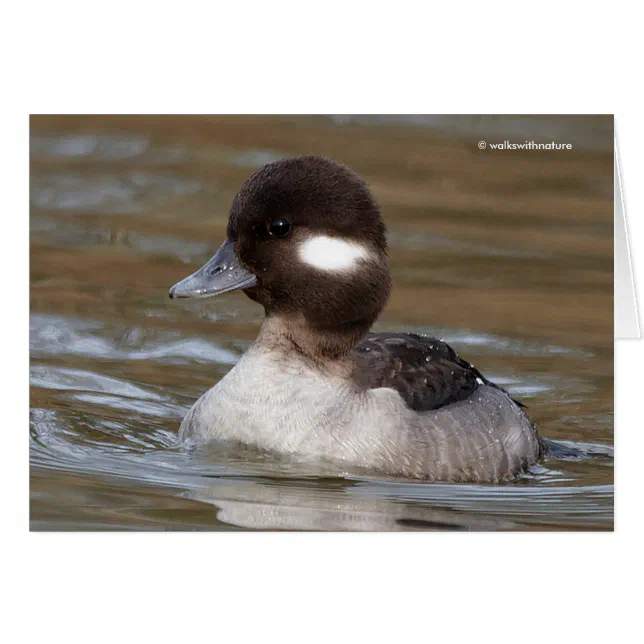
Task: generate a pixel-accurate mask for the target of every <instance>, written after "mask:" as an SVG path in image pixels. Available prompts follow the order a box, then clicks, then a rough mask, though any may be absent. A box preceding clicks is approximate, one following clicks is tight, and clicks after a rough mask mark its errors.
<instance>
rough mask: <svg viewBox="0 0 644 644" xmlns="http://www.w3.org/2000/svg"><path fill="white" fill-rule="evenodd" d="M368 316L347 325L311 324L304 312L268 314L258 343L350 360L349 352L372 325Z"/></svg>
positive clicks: (322, 358)
mask: <svg viewBox="0 0 644 644" xmlns="http://www.w3.org/2000/svg"><path fill="white" fill-rule="evenodd" d="M371 324H372V322H371V320H359V321H357V322H352V323H349V324H346V325H340V326H338V325H334V326H333V328H330V327H329V328H325V327H324V326H323V325H315V326H314V325H312V324H311V323H310V322H308V321H307V320H306V319H305V318H304V316H285V315H277V314H268V315H267V316H266V318H265V320H264V323H263V324H262V328H261V329H260V332H259V336H258V338H257V344H258V345H260V346H262V347H267V348H270V349H272V350H276V349H277V350H279V351H281V352H286V353H289V352H293V353H296V354H299V355H300V356H304V357H305V358H307V359H310V360H312V361H314V362H318V363H326V364H332V363H337V364H342V363H347V362H349V353H350V352H351V350H352V349H353V347H354V346H355V345H356V344H357V343H358V342H359V341H360V338H362V337H363V336H364V335H365V334H366V333H367V332H368V331H369V329H370V328H371Z"/></svg>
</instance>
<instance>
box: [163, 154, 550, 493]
mask: <svg viewBox="0 0 644 644" xmlns="http://www.w3.org/2000/svg"><path fill="white" fill-rule="evenodd" d="M227 233H228V234H227V239H226V241H225V242H224V243H223V245H222V246H221V247H220V248H219V250H218V251H217V252H216V254H215V255H214V257H212V259H210V261H208V262H207V263H206V264H205V265H204V266H203V267H202V268H200V269H199V270H198V271H197V272H196V273H193V274H192V275H190V276H189V277H186V278H185V279H184V280H182V281H181V282H179V283H178V284H175V285H174V286H173V287H172V288H171V289H170V297H171V298H188V297H191V298H203V297H211V296H213V295H219V294H221V293H227V292H229V291H234V290H242V291H243V292H244V293H245V294H246V295H247V296H248V297H250V298H251V299H252V300H254V301H256V302H258V303H259V304H261V305H262V306H263V307H264V311H265V314H266V317H265V319H264V323H263V324H262V327H261V330H260V332H259V336H258V338H257V340H256V341H255V343H254V344H253V345H252V346H251V347H250V348H249V349H248V351H246V353H245V354H244V355H243V356H242V357H241V359H240V360H239V362H238V363H237V365H236V366H235V367H234V368H233V369H232V370H231V371H230V372H229V373H228V374H227V375H226V376H225V377H224V378H222V379H221V380H220V381H219V383H217V385H215V386H214V387H213V388H212V389H210V390H209V391H207V392H206V393H205V394H203V395H202V396H201V398H199V400H198V401H197V402H196V403H195V404H194V406H193V407H192V409H190V411H189V412H188V414H187V415H186V417H185V418H184V420H183V422H182V423H181V427H180V430H179V434H180V437H181V438H182V439H185V438H192V439H196V440H204V441H228V442H239V443H243V444H246V445H251V446H255V447H257V448H259V449H263V450H269V451H274V452H278V453H282V454H295V455H298V456H300V457H303V458H306V459H316V460H318V459H323V460H327V461H328V460H331V461H337V462H339V463H342V464H343V465H344V467H345V468H346V467H348V466H360V467H366V468H369V469H372V470H375V471H378V472H381V473H384V474H387V475H392V476H405V477H413V478H421V479H428V480H436V481H489V482H494V481H500V480H503V479H506V478H509V477H511V476H513V475H515V474H517V473H519V472H521V471H523V470H525V469H526V468H527V467H529V466H530V465H532V464H534V463H535V462H537V460H538V459H539V458H540V456H541V455H542V453H543V451H544V448H543V444H542V441H541V440H540V439H539V437H538V435H537V431H536V428H535V426H534V424H533V423H532V422H531V421H530V419H529V418H528V416H527V415H526V414H525V413H524V411H523V409H522V408H521V407H522V406H521V405H520V403H517V402H515V401H514V400H512V399H511V398H510V396H509V395H508V394H507V393H506V392H505V391H504V390H503V389H501V388H500V387H498V386H496V385H495V384H494V383H492V382H490V381H489V380H487V379H486V378H485V377H484V376H483V375H482V374H481V373H480V372H479V371H478V370H477V369H475V368H474V367H473V366H472V365H471V364H469V363H468V362H466V361H465V360H463V359H462V358H460V357H459V356H457V355H456V353H455V352H454V350H453V349H452V348H451V347H450V346H449V345H447V344H446V343H445V342H442V341H441V340H438V339H436V338H432V337H428V336H421V335H416V334H413V333H370V332H369V329H370V328H371V326H372V324H373V323H374V322H375V320H376V318H377V317H378V315H379V314H380V312H381V311H382V309H383V308H384V306H385V303H386V302H387V299H388V296H389V291H390V277H389V270H388V267H387V243H386V238H385V236H386V231H385V225H384V223H383V221H382V218H381V216H380V211H379V209H378V206H377V204H376V203H375V201H374V199H373V197H372V195H371V192H370V191H369V188H368V187H367V185H366V183H365V182H364V181H363V180H362V179H361V178H360V177H359V176H358V175H357V174H355V173H354V172H353V171H351V170H349V169H348V168H346V167H345V166H342V165H340V164H338V163H335V162H334V161H331V160H328V159H323V158H319V157H313V156H309V157H297V158H292V159H285V160H281V161H277V162H275V163H270V164H268V165H266V166H264V167H263V168H261V169H260V170H258V171H257V172H255V173H254V174H253V175H251V176H250V177H249V178H248V179H247V180H246V182H245V183H244V184H243V185H242V187H241V188H240V190H239V192H238V193H237V195H236V196H235V198H234V200H233V203H232V207H231V210H230V218H229V221H228V231H227Z"/></svg>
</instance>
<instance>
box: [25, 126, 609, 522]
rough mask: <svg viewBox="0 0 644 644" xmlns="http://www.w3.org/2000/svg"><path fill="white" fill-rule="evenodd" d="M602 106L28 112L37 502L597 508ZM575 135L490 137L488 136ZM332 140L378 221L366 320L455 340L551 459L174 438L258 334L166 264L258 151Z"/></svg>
mask: <svg viewBox="0 0 644 644" xmlns="http://www.w3.org/2000/svg"><path fill="white" fill-rule="evenodd" d="M612 127H613V125H612V118H607V117H557V118H546V117H512V118H498V117H497V118H495V117H486V118H478V119H477V118H473V117H414V118H411V119H404V118H401V117H390V118H374V117H342V116H334V117H288V118H286V117H284V118H278V117H165V116H155V117H100V116H86V117H83V116H80V117H79V116H76V117H62V116H41V117H33V118H32V122H31V220H30V228H31V335H30V343H31V425H30V428H31V434H30V436H31V438H30V440H31V522H32V523H31V525H32V528H33V529H37V530H52V529H56V530H78V529H92V530H95V529H154V530H158V529H189V530H191V529H232V528H265V529H275V528H282V529H316V530H320V529H322V530H326V529H340V530H343V529H344V530H346V529H349V530H354V529H355V530H360V529H363V530H378V529H382V530H400V529H404V530H412V529H456V530H460V529H571V528H574V529H582V528H583V529H611V528H612V525H613V459H612V444H613V200H612V191H613V165H612V164H613V157H612V136H613V134H612ZM505 139H509V140H511V141H514V142H522V141H524V140H526V139H528V140H530V139H534V140H536V141H551V140H555V141H557V142H564V143H567V142H570V143H572V144H573V150H570V151H562V150H556V151H536V150H524V151H518V150H517V151H511V150H505V151H500V150H491V149H489V147H488V149H486V150H480V149H479V147H478V145H477V142H478V141H479V140H486V141H496V142H500V141H503V140H505ZM302 153H315V154H323V155H326V156H330V157H332V158H334V159H336V160H339V161H342V162H344V163H346V164H348V165H349V166H351V167H352V168H354V169H355V170H356V171H357V172H359V173H360V174H362V175H363V176H364V177H365V178H366V179H367V180H368V181H369V183H370V184H371V186H372V187H373V190H374V192H375V194H376V197H377V198H378V200H379V202H380V204H381V206H382V210H383V214H384V217H385V220H386V223H387V225H388V228H389V240H390V255H391V269H392V276H393V281H394V291H393V295H392V298H391V301H390V303H389V305H388V307H387V309H386V311H385V312H384V314H383V316H382V318H381V319H380V321H379V323H378V327H377V328H378V329H380V330H385V329H388V330H400V331H403V330H405V331H416V332H423V333H430V334H434V335H437V336H439V337H442V338H444V339H446V340H447V341H448V342H450V343H451V344H452V345H453V346H454V348H455V349H456V350H457V351H458V352H459V353H460V354H461V355H462V356H463V357H464V358H466V359H467V360H469V361H470V362H473V363H474V364H475V365H476V366H477V367H478V368H480V369H481V370H482V371H483V372H484V373H485V374H486V375H487V376H488V377H489V378H491V379H492V380H495V381H496V382H498V383H499V384H501V385H502V386H504V387H506V388H507V389H508V390H509V391H510V392H511V393H512V395H513V396H515V397H517V398H519V399H521V400H522V401H523V402H525V403H526V404H527V405H528V408H529V409H528V411H529V413H530V415H531V417H532V418H533V420H534V421H535V422H536V423H537V424H538V426H539V429H540V432H541V434H542V435H543V436H545V437H547V438H549V439H553V440H556V441H562V442H564V444H567V445H572V446H574V447H576V448H577V449H578V450H580V452H581V456H578V457H577V458H570V457H568V458H558V459H557V458H550V459H548V460H546V461H545V462H544V463H543V464H542V465H541V466H538V467H536V468H534V470H533V471H532V472H530V473H529V474H526V475H525V476H523V477H521V478H520V479H519V480H517V481H516V482H513V483H508V484H503V485H456V484H427V483H420V482H415V481H405V480H383V479H381V478H379V477H377V476H364V475H358V474H351V473H345V476H339V474H340V473H339V472H337V471H334V470H333V469H332V468H331V469H329V468H326V469H324V468H322V466H320V468H316V469H312V468H311V467H310V466H304V465H301V464H297V463H293V462H278V461H276V460H275V459H274V458H272V457H269V456H266V455H261V454H256V453H254V452H252V451H248V452H240V451H231V450H229V449H226V450H224V449H220V448H218V447H217V446H207V447H203V448H199V449H196V450H195V449H187V448H185V447H183V446H181V445H179V444H178V443H177V429H178V426H179V423H180V421H181V418H182V417H183V415H184V414H185V412H186V411H187V409H188V408H189V407H190V405H191V404H192V403H193V402H194V400H196V398H197V397H198V396H199V395H200V394H201V393H203V392H204V391H205V390H206V389H207V388H209V387H210V386H212V385H213V384H214V383H215V382H216V381H217V380H218V379H219V378H221V377H222V376H223V375H224V374H225V373H226V372H227V371H228V370H229V369H230V368H231V366H232V365H234V364H235V362H236V361H237V360H238V358H239V356H240V355H241V354H242V352H243V351H244V350H245V348H246V347H247V346H248V345H249V343H250V342H252V340H253V339H254V338H255V336H256V334H257V332H258V329H259V326H260V323H261V320H262V311H261V309H260V308H259V307H258V306H257V305H255V304H253V303H252V302H251V301H250V300H248V299H246V298H245V296H243V295H242V294H230V295H226V296H224V297H221V298H216V299H212V300H207V301H199V302H188V303H184V302H176V301H170V300H169V299H168V297H167V290H168V287H169V286H171V285H172V284H174V283H175V282H176V281H178V280H179V279H180V278H182V277H184V276H185V275H187V274H188V273H189V272H191V271H192V270H194V269H195V268H197V267H198V265H200V263H202V262H203V261H204V260H206V259H207V258H208V257H209V256H210V255H211V254H212V252H213V251H214V249H216V248H217V247H218V245H219V243H220V242H221V241H222V239H223V236H224V231H225V226H226V220H227V216H228V209H229V207H230V203H231V200H232V198H233V196H234V194H235V192H236V190H237V189H238V187H239V186H240V184H241V183H242V181H243V180H244V179H245V178H246V177H247V176H248V175H249V174H250V172H252V171H253V170H254V169H256V168H257V167H259V166H261V165H263V164H264V163H267V162H270V161H272V160H275V159H279V158H282V157H285V156H291V155H296V154H302Z"/></svg>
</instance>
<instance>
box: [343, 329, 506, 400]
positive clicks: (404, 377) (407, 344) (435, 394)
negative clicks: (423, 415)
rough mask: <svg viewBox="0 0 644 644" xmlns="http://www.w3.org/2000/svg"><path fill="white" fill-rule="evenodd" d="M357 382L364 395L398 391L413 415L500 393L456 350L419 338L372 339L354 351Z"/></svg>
mask: <svg viewBox="0 0 644 644" xmlns="http://www.w3.org/2000/svg"><path fill="white" fill-rule="evenodd" d="M353 355H354V358H355V372H354V378H355V379H356V381H357V382H358V383H359V385H360V386H361V387H363V388H365V389H375V388H377V387H390V388H391V389H395V390H396V391H397V392H398V393H399V394H400V395H401V397H402V398H403V400H404V401H405V402H406V403H407V405H408V406H409V407H410V408H411V409H415V410H416V411H428V410H430V409H438V408H439V407H444V406H445V405H449V404H451V403H454V402H458V401H459V400H464V399H465V398H468V397H469V396H471V395H472V393H473V392H474V391H476V389H477V387H479V386H480V385H482V384H486V385H489V386H492V387H496V388H497V389H500V387H497V386H496V385H495V384H494V383H492V382H490V381H489V380H487V378H485V377H484V376H483V375H482V374H481V373H480V372H479V371H478V369H475V368H474V367H473V366H472V365H471V364H470V363H469V362H466V361H465V360H463V359H461V358H459V357H458V356H457V355H456V352H455V351H454V349H452V347H450V346H449V345H448V344H446V343H445V342H443V341H442V340H438V339H437V338H432V337H429V336H423V335H417V334H416V333H369V334H368V335H367V336H366V337H365V338H364V339H363V340H362V341H361V342H360V343H359V344H358V345H357V346H356V348H355V349H354V354H353Z"/></svg>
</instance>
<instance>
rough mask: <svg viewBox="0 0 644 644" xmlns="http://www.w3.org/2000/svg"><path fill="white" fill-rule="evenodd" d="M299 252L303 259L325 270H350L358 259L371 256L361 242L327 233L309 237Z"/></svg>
mask: <svg viewBox="0 0 644 644" xmlns="http://www.w3.org/2000/svg"><path fill="white" fill-rule="evenodd" d="M299 252H300V258H301V259H302V261H304V262H306V263H307V264H309V265H310V266H314V267H315V268H319V269H321V270H323V271H344V270H348V269H351V268H353V267H354V266H355V265H356V263H357V261H358V260H360V259H367V257H368V256H369V251H368V250H367V249H366V248H365V247H364V246H362V245H361V244H358V243H356V242H349V241H346V240H345V239H339V238H337V237H327V236H326V235H317V236H315V237H311V238H310V239H307V240H306V241H305V242H304V243H303V244H302V245H301V246H300V249H299Z"/></svg>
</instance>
